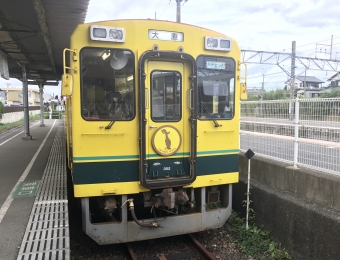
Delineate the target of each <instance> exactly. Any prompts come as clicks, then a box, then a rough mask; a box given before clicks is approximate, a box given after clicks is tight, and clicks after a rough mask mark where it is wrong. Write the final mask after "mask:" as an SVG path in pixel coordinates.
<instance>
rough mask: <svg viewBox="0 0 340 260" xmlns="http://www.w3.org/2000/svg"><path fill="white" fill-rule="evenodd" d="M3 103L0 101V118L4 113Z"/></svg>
mask: <svg viewBox="0 0 340 260" xmlns="http://www.w3.org/2000/svg"><path fill="white" fill-rule="evenodd" d="M4 110H5V109H4V105H3V104H2V102H0V119H2V115H3V114H4Z"/></svg>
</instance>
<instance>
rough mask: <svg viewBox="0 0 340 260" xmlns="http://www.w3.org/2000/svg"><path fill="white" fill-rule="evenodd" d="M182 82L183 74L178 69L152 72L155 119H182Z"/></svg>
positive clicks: (152, 105)
mask: <svg viewBox="0 0 340 260" xmlns="http://www.w3.org/2000/svg"><path fill="white" fill-rule="evenodd" d="M181 82H182V81H181V74H180V73H179V72H177V71H153V72H152V73H151V85H152V86H151V116H152V120H153V121H155V122H157V121H158V122H161V121H175V122H177V121H180V119H181V117H182V107H181V100H182V85H181Z"/></svg>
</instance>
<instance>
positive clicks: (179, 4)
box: [176, 0, 182, 23]
mask: <svg viewBox="0 0 340 260" xmlns="http://www.w3.org/2000/svg"><path fill="white" fill-rule="evenodd" d="M176 2H177V13H176V22H177V23H180V22H181V2H182V0H176Z"/></svg>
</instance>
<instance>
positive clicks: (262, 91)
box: [261, 74, 264, 117]
mask: <svg viewBox="0 0 340 260" xmlns="http://www.w3.org/2000/svg"><path fill="white" fill-rule="evenodd" d="M263 94H264V74H262V90H261V117H262V116H263V111H262V109H263V107H262V101H263Z"/></svg>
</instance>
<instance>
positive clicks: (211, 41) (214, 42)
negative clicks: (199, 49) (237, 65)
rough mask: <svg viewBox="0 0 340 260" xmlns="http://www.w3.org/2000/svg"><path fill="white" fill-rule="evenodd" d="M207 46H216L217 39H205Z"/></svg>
mask: <svg viewBox="0 0 340 260" xmlns="http://www.w3.org/2000/svg"><path fill="white" fill-rule="evenodd" d="M207 46H208V47H211V48H216V47H217V46H218V41H217V39H213V38H208V39H207Z"/></svg>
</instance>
